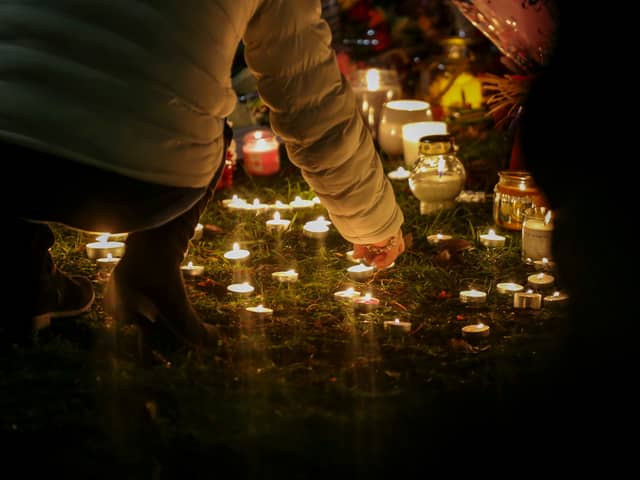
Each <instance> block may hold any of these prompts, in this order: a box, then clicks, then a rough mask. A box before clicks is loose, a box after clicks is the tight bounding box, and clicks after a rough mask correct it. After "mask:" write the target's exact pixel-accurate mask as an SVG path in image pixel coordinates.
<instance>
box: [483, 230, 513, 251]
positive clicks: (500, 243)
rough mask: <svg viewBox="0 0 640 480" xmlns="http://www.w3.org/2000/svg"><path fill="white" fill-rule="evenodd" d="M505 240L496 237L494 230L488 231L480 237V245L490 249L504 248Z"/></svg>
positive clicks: (504, 238)
mask: <svg viewBox="0 0 640 480" xmlns="http://www.w3.org/2000/svg"><path fill="white" fill-rule="evenodd" d="M506 240H507V238H506V237H505V236H504V235H498V234H497V233H496V232H495V231H494V230H489V233H484V234H482V235H480V243H482V244H483V245H484V246H485V247H490V248H495V247H504V242H505V241H506Z"/></svg>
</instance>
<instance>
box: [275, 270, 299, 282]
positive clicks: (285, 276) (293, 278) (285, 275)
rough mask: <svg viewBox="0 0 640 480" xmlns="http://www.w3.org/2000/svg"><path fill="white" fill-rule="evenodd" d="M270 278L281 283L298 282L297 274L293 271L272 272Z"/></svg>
mask: <svg viewBox="0 0 640 480" xmlns="http://www.w3.org/2000/svg"><path fill="white" fill-rule="evenodd" d="M271 276H272V277H273V278H275V279H276V280H278V281H279V282H281V283H293V282H297V281H298V272H296V271H295V270H293V269H291V270H284V271H282V272H273V273H272V274H271Z"/></svg>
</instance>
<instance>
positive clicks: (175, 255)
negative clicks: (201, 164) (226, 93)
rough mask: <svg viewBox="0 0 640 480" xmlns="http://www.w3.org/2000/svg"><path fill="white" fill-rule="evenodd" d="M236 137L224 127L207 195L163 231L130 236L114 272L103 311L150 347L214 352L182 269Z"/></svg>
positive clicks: (213, 336)
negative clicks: (127, 323) (219, 160)
mask: <svg viewBox="0 0 640 480" xmlns="http://www.w3.org/2000/svg"><path fill="white" fill-rule="evenodd" d="M232 136H233V133H232V131H231V129H230V128H229V127H228V126H227V125H225V149H224V151H223V161H222V163H221V166H220V169H219V171H218V174H217V175H216V177H215V179H214V181H213V182H212V183H211V185H210V186H209V188H208V189H207V192H206V194H205V195H204V196H203V197H202V198H201V199H200V200H199V201H198V202H197V203H196V204H195V205H194V206H193V207H192V208H191V209H190V210H188V211H187V212H185V213H183V214H182V215H180V216H179V217H177V218H175V219H174V220H172V221H170V222H169V223H166V224H164V225H162V226H160V227H157V228H153V229H150V230H145V231H140V232H134V233H131V234H129V236H128V238H127V242H126V249H125V254H124V256H123V257H122V260H120V262H119V263H118V265H117V266H116V268H115V269H114V271H113V272H112V274H111V277H110V280H109V283H108V284H107V288H106V291H105V309H106V310H107V311H108V312H109V313H111V314H112V315H113V316H114V319H115V320H116V321H123V320H124V321H127V320H128V321H132V322H134V323H136V324H137V325H138V326H139V327H140V329H141V333H142V336H143V340H144V344H143V351H142V352H141V353H142V354H143V355H146V354H147V353H148V352H145V351H144V350H146V349H147V347H152V348H154V347H158V348H160V349H165V348H171V349H173V348H176V347H181V346H186V347H205V348H211V349H212V348H215V346H217V339H218V335H217V329H216V328H215V327H214V326H213V325H210V324H207V323H204V322H203V321H202V320H201V319H200V317H199V315H198V314H197V312H196V311H195V310H194V308H193V306H192V304H191V302H190V300H189V298H188V296H187V292H186V290H185V285H184V280H183V278H182V272H181V270H180V265H181V264H182V262H183V261H184V256H185V254H186V252H187V249H188V246H189V241H190V240H191V238H192V237H193V235H194V233H195V228H196V226H197V224H198V221H199V219H200V216H201V215H202V213H203V212H204V210H205V208H206V207H207V205H208V203H209V201H210V200H211V198H212V197H213V194H214V191H215V187H216V184H217V182H218V180H219V178H220V174H221V173H222V170H223V168H224V156H226V147H227V146H228V145H229V142H230V141H231V138H232Z"/></svg>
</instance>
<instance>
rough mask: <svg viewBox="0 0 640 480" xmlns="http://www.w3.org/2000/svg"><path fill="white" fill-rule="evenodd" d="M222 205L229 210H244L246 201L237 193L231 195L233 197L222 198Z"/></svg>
mask: <svg viewBox="0 0 640 480" xmlns="http://www.w3.org/2000/svg"><path fill="white" fill-rule="evenodd" d="M222 205H224V206H225V207H227V208H228V209H230V210H245V209H246V208H247V205H248V203H247V201H246V200H245V199H244V198H239V197H238V196H237V195H233V197H231V198H227V199H225V200H223V201H222Z"/></svg>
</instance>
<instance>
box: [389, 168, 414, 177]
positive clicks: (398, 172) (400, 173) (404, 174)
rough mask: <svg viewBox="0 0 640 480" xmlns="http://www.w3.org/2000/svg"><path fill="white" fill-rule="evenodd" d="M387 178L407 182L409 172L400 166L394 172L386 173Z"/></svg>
mask: <svg viewBox="0 0 640 480" xmlns="http://www.w3.org/2000/svg"><path fill="white" fill-rule="evenodd" d="M387 176H388V177H389V178H390V179H391V180H407V179H408V178H409V177H410V176H411V172H410V171H409V170H406V169H405V168H404V167H403V166H400V167H398V168H396V169H395V170H393V171H391V172H389V173H387Z"/></svg>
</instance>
